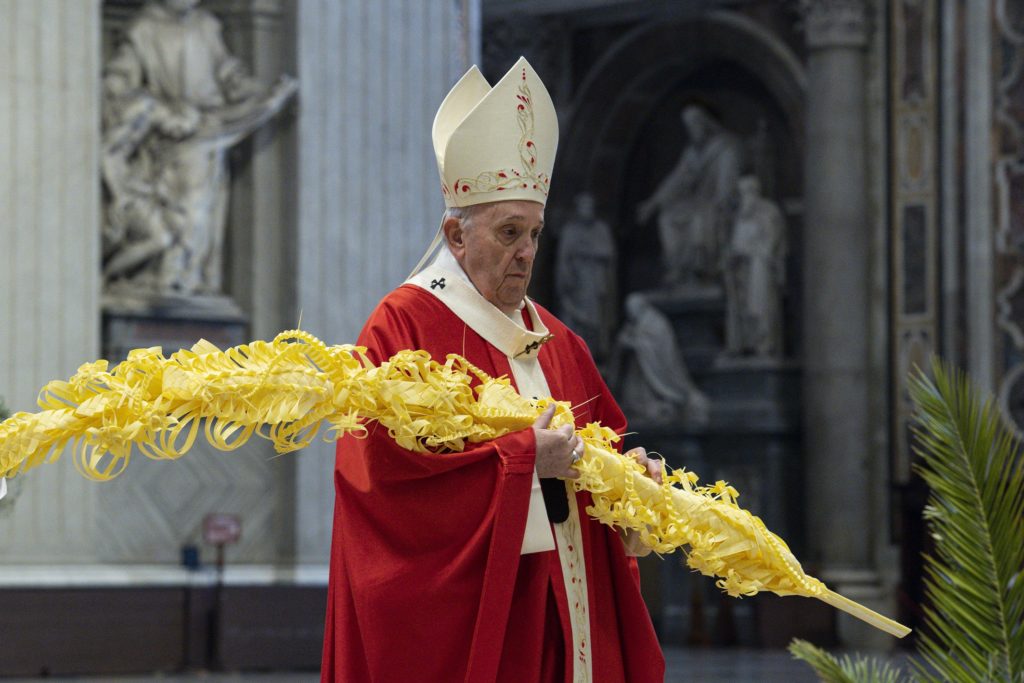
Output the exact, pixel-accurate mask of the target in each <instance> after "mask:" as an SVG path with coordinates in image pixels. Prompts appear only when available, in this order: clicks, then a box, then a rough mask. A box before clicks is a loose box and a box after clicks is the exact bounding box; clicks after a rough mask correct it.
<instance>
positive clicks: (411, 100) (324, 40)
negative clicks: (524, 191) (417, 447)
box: [292, 0, 479, 563]
mask: <svg viewBox="0 0 1024 683" xmlns="http://www.w3.org/2000/svg"><path fill="white" fill-rule="evenodd" d="M474 8H475V9H474ZM471 10H472V11H471ZM473 12H476V14H473ZM478 14H479V5H478V0H472V1H471V2H461V3H455V2H408V1H407V0H377V1H375V2H363V1H361V0H344V1H342V2H339V1H338V0H303V1H302V2H301V3H299V4H298V15H297V19H296V46H297V58H298V70H297V75H298V79H299V82H300V84H301V86H300V87H301V91H300V111H299V116H298V121H297V126H298V133H297V134H298V168H297V192H298V217H297V221H296V223H295V232H294V234H293V236H292V240H293V243H294V244H295V245H296V248H297V254H296V267H297V275H296V277H297V280H296V282H297V301H296V311H300V312H301V313H302V326H303V327H304V328H305V329H307V330H309V331H310V332H312V333H314V334H316V335H318V336H320V337H321V338H323V339H325V340H328V341H329V342H330V343H342V342H350V343H351V342H354V341H355V340H356V337H357V336H358V334H359V331H360V329H361V328H362V325H363V322H364V321H365V320H366V318H367V316H368V315H369V314H370V312H371V311H372V309H373V307H374V306H375V305H376V303H377V301H378V300H379V299H380V298H381V297H382V296H384V294H386V293H387V292H388V291H390V290H391V289H393V288H394V287H396V286H398V285H399V284H401V283H402V281H403V280H404V279H405V277H406V276H407V275H408V273H409V271H410V270H411V269H412V268H413V266H415V265H416V262H417V260H419V257H420V255H421V254H422V252H423V251H424V249H426V246H427V244H428V243H429V242H430V238H431V237H432V236H433V234H434V231H435V230H436V229H437V226H438V223H439V221H440V218H441V213H442V211H443V208H444V204H443V202H442V198H441V192H440V181H439V180H438V175H437V168H436V163H435V161H434V155H433V151H432V147H431V141H430V127H431V123H432V121H433V116H434V112H435V111H436V109H437V106H438V105H439V104H440V103H441V100H442V99H443V98H444V96H445V94H446V93H447V92H448V89H449V88H450V87H451V86H452V85H453V84H454V83H455V81H456V80H458V78H459V77H460V76H461V75H462V73H463V71H464V69H465V68H466V64H465V63H464V62H463V59H464V58H463V55H468V54H471V53H472V52H473V51H474V50H475V48H474V47H473V45H471V44H467V40H468V39H469V38H472V36H471V35H470V34H471V33H472V31H473V29H472V26H474V25H475V24H474V22H475V21H478V20H476V19H474V17H476V16H478ZM467 27H468V28H467ZM470 42H472V41H470ZM305 451H306V452H304V453H302V454H301V455H299V456H298V458H297V460H296V467H297V471H296V500H295V506H296V513H295V514H296V522H295V528H296V534H297V536H296V548H295V554H296V559H297V560H298V561H299V562H309V563H318V562H324V561H326V558H327V552H328V548H329V544H330V529H331V520H332V510H333V501H334V487H333V476H332V473H333V465H334V448H333V445H331V444H321V443H318V444H314V445H312V446H310V447H309V448H307V449H305Z"/></svg>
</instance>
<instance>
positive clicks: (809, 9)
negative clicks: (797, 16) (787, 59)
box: [800, 0, 868, 49]
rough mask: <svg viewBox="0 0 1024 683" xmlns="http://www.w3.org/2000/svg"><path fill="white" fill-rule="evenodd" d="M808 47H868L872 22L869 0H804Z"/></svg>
mask: <svg viewBox="0 0 1024 683" xmlns="http://www.w3.org/2000/svg"><path fill="white" fill-rule="evenodd" d="M800 10H801V12H802V14H803V16H804V29H805V31H806V32H807V47H809V48H811V49H820V48H828V47H864V46H865V45H867V34H868V30H867V29H868V22H867V7H866V3H865V0H801V2H800Z"/></svg>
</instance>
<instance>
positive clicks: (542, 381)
mask: <svg viewBox="0 0 1024 683" xmlns="http://www.w3.org/2000/svg"><path fill="white" fill-rule="evenodd" d="M433 141H434V148H435V152H436V154H437V160H438V166H439V169H440V172H441V180H442V185H443V187H444V196H445V202H446V204H447V206H448V210H447V211H446V213H445V217H444V219H443V221H442V225H441V229H440V231H439V237H438V239H437V240H435V242H436V241H440V240H441V239H443V241H444V246H442V248H441V249H440V252H439V254H438V256H437V258H436V259H434V261H433V262H432V263H431V265H430V266H429V267H427V268H426V269H424V270H423V271H421V272H419V273H416V274H415V275H413V276H412V277H410V279H409V280H408V281H407V282H406V283H405V284H404V285H402V286H401V287H399V288H398V289H396V290H395V291H393V292H391V293H390V294H389V295H388V296H386V297H385V298H384V300H383V301H381V303H380V304H379V305H378V307H377V309H376V310H375V311H374V312H373V314H372V315H371V317H370V319H369V321H368V322H367V323H366V327H365V328H364V329H363V332H362V335H361V336H360V339H359V343H360V344H361V345H364V346H366V348H367V354H368V355H369V356H370V358H372V359H373V360H374V361H376V362H379V361H382V360H385V359H387V358H388V357H390V356H391V355H393V354H394V353H396V352H398V351H399V350H402V349H424V350H426V351H428V352H429V353H430V354H431V355H432V356H433V357H434V358H437V359H444V357H445V356H446V355H447V354H450V353H458V354H461V355H462V356H464V357H466V358H467V359H469V361H470V362H472V363H473V364H475V365H476V366H477V367H478V368H480V369H481V370H483V371H484V372H487V373H488V374H490V375H492V376H500V375H507V376H509V377H511V378H512V380H513V381H514V382H515V384H516V387H517V389H518V390H519V392H520V393H521V394H523V395H525V396H530V397H534V396H535V397H542V396H553V397H555V398H557V399H559V400H565V401H570V402H571V403H572V404H573V405H574V406H575V407H576V411H577V413H576V418H577V419H576V422H577V425H578V426H583V425H585V424H587V423H589V422H594V421H599V422H602V423H603V424H605V425H607V426H609V427H611V428H613V429H616V430H618V431H620V432H621V431H623V430H624V429H625V426H626V423H625V419H624V418H623V415H622V412H621V411H620V410H619V408H618V406H617V405H616V403H615V401H614V399H613V398H612V396H611V394H610V393H609V391H608V389H607V387H606V386H605V384H604V382H603V381H602V380H601V378H600V376H599V375H598V372H597V370H596V368H595V366H594V363H593V361H592V359H591V357H590V354H589V352H588V351H587V348H586V345H585V344H584V343H583V342H582V341H581V340H580V338H579V337H577V336H576V335H575V334H573V332H572V331H570V330H569V329H568V328H566V327H565V326H564V325H562V324H561V323H560V322H559V321H558V320H557V319H556V318H554V317H553V316H552V315H551V314H550V313H548V312H547V311H546V310H544V309H543V308H541V307H540V306H537V305H535V304H534V303H533V302H532V301H530V299H528V298H527V297H526V290H527V285H528V284H529V282H530V275H531V271H532V268H533V263H534V258H535V256H536V254H537V248H538V243H539V240H540V237H541V233H542V231H543V229H544V203H545V201H546V199H547V191H548V184H549V182H550V181H549V178H550V171H551V167H552V165H553V162H554V152H555V148H556V145H557V120H556V118H555V111H554V107H553V105H552V103H551V99H550V97H549V96H548V94H547V91H546V90H545V89H544V85H543V83H541V81H540V79H539V78H538V77H537V75H536V74H535V73H534V71H533V69H532V68H531V67H530V65H529V64H527V62H526V61H525V60H522V59H521V60H520V61H519V62H518V63H517V64H516V65H515V66H514V67H513V68H512V70H511V71H509V73H508V74H507V75H506V76H505V77H504V78H503V79H502V80H501V81H500V82H499V83H498V84H497V85H496V86H494V88H491V87H490V86H489V85H488V84H487V82H486V80H484V78H483V76H482V75H481V74H480V72H479V71H477V70H476V68H473V69H471V70H470V71H469V72H468V73H467V74H466V75H465V76H464V77H463V78H462V79H461V80H460V81H459V82H458V83H457V84H456V85H455V87H454V88H453V89H452V91H451V92H450V93H449V95H448V97H447V98H446V99H445V101H444V102H443V103H442V105H441V107H440V109H439V110H438V113H437V116H436V118H435V121H434V129H433ZM429 254H430V251H429V250H428V256H429ZM550 419H551V412H550V411H548V412H546V413H545V414H544V415H542V416H541V417H540V418H539V419H538V420H537V422H536V423H535V424H534V426H533V428H532V429H525V430H523V431H520V432H514V433H512V434H508V435H506V436H503V437H501V438H498V439H496V440H494V441H492V442H489V443H485V444H475V445H473V446H472V447H471V448H470V449H468V450H465V451H463V452H459V453H439V454H428V455H424V454H421V453H414V452H411V451H406V450H404V449H402V448H400V447H399V446H397V445H396V444H395V443H394V441H392V440H391V439H390V438H389V436H388V434H387V433H386V430H384V429H382V428H379V427H375V426H373V425H369V426H368V429H369V433H368V434H367V435H366V437H365V438H363V439H357V438H349V437H346V438H344V439H342V440H341V441H340V442H339V444H338V457H337V465H336V473H335V486H336V489H337V499H336V500H337V503H336V511H335V520H334V539H333V548H332V556H331V581H330V592H329V599H328V610H327V622H326V634H325V644H324V659H323V668H322V677H323V680H324V681H385V682H390V681H417V682H424V681H426V682H432V681H436V682H438V683H440V682H446V683H447V682H449V681H480V682H484V681H486V682H488V683H490V682H492V681H515V682H517V683H522V682H526V681H558V682H560V683H561V682H563V681H572V682H577V681H579V682H583V681H595V682H600V683H605V682H607V683H611V682H622V683H625V682H627V681H628V682H629V683H644V682H646V681H661V680H663V677H664V659H663V657H662V655H661V651H660V648H659V647H658V643H657V640H656V638H655V634H654V630H653V628H652V626H651V622H650V618H649V616H648V613H647V610H646V607H645V605H644V603H643V600H642V599H641V596H640V590H639V580H638V573H637V568H636V562H635V560H634V559H632V558H630V557H628V556H627V552H626V547H625V544H624V541H623V538H622V537H620V536H619V534H617V533H616V532H615V531H614V530H612V529H609V528H607V527H604V526H602V525H600V524H598V523H597V522H594V521H592V520H591V519H590V518H589V517H588V516H587V515H586V508H587V506H588V505H589V504H590V498H589V494H586V493H575V492H574V491H573V489H572V488H571V486H569V485H567V483H566V482H564V481H562V479H566V480H568V479H572V478H573V477H574V476H575V472H574V470H573V469H572V463H573V462H574V460H575V458H577V457H578V455H577V449H578V447H579V442H578V439H577V438H576V437H574V436H573V435H572V433H571V431H570V430H569V428H568V427H565V428H563V429H562V430H552V429H548V428H547V427H548V423H549V421H550ZM633 455H634V457H636V458H637V459H638V460H639V461H640V462H641V463H642V464H644V465H645V466H647V468H648V472H649V473H650V474H651V475H652V476H655V477H660V476H661V470H660V466H659V465H660V463H659V462H658V461H655V460H648V459H647V457H646V455H645V453H644V452H643V450H642V449H638V450H637V451H635V452H634V453H633Z"/></svg>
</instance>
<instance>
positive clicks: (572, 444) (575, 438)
mask: <svg viewBox="0 0 1024 683" xmlns="http://www.w3.org/2000/svg"><path fill="white" fill-rule="evenodd" d="M581 443H583V439H581V438H580V435H579V434H573V435H572V438H571V439H569V448H570V449H572V450H574V451H575V450H576V449H578V448H579V446H580V444H581ZM580 450H582V449H580Z"/></svg>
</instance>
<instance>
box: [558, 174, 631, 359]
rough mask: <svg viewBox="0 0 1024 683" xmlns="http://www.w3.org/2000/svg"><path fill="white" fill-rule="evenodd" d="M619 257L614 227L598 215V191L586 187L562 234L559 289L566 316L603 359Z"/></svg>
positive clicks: (593, 350) (562, 316)
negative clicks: (594, 193) (593, 191)
mask: <svg viewBox="0 0 1024 683" xmlns="http://www.w3.org/2000/svg"><path fill="white" fill-rule="evenodd" d="M615 261H616V249H615V241H614V238H613V237H612V231H611V228H610V227H609V226H608V224H607V223H606V222H604V221H603V220H601V219H600V218H598V217H597V215H596V213H595V211H594V197H593V195H591V194H590V193H589V192H581V193H580V194H579V195H577V196H576V212H575V214H574V215H573V216H572V218H571V219H570V220H569V221H568V222H567V223H566V224H565V225H564V226H563V227H562V229H561V232H560V233H559V237H558V251H557V254H556V260H555V294H556V296H557V297H558V311H559V315H560V317H561V319H562V321H563V322H565V324H566V325H568V326H569V329H571V330H573V331H574V332H576V333H577V334H578V335H580V336H581V337H583V340H584V341H586V342H587V345H588V346H589V347H590V351H591V353H592V354H593V355H594V357H595V358H596V359H598V360H600V359H602V358H604V356H605V355H606V354H607V352H608V347H609V345H610V343H609V342H610V340H609V338H608V337H609V328H610V326H611V313H612V311H611V310H610V306H609V303H610V301H611V299H612V294H613V289H614V282H615Z"/></svg>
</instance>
